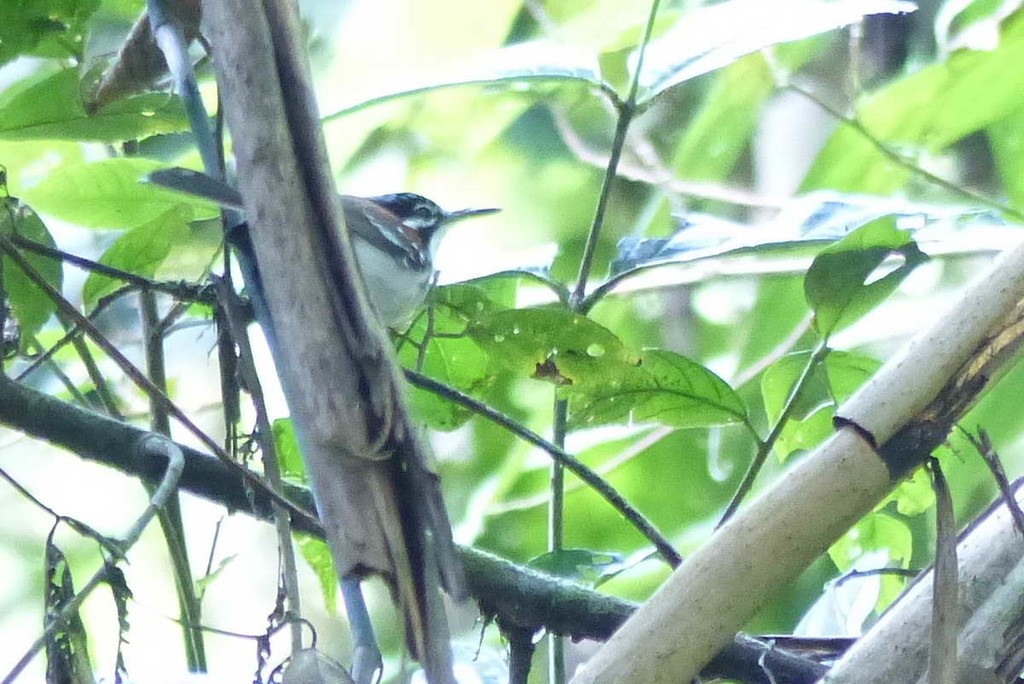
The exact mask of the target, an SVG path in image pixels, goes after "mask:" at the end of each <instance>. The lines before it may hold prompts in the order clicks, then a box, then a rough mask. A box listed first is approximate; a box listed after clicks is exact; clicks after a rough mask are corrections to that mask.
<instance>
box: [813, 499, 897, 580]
mask: <svg viewBox="0 0 1024 684" xmlns="http://www.w3.org/2000/svg"><path fill="white" fill-rule="evenodd" d="M913 541H914V540H913V535H912V533H911V532H910V528H908V527H907V525H906V524H905V523H904V522H903V521H902V520H898V519H896V518H894V517H892V516H891V515H888V514H887V513H877V512H876V513H869V514H868V515H866V516H865V517H864V518H863V519H862V520H861V521H860V522H858V523H857V524H856V525H854V526H853V527H852V528H851V529H850V530H849V531H848V532H847V533H846V534H844V535H843V536H842V538H841V539H839V541H837V542H836V543H835V544H833V545H832V547H831V548H830V549H829V550H828V555H829V558H831V559H832V562H833V563H835V564H836V567H837V568H839V571H840V572H848V571H850V570H852V569H854V566H855V564H856V561H857V560H858V559H859V558H861V557H862V556H863V555H864V554H866V553H869V552H871V551H879V550H882V551H885V552H886V553H887V554H888V556H889V563H890V564H893V565H897V566H899V567H902V568H905V567H908V565H909V563H910V555H911V553H912V552H913Z"/></svg>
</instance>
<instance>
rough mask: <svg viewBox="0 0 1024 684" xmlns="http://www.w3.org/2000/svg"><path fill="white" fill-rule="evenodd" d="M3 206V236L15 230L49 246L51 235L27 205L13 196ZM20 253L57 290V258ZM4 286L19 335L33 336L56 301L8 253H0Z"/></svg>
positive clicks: (59, 268)
mask: <svg viewBox="0 0 1024 684" xmlns="http://www.w3.org/2000/svg"><path fill="white" fill-rule="evenodd" d="M3 203H4V206H3V211H2V216H0V233H3V234H4V235H6V236H8V237H9V236H11V235H12V234H17V235H19V236H20V237H23V238H25V239H27V240H32V241H33V242H38V243H40V244H43V245H46V246H47V247H53V246H55V245H54V241H53V237H51V236H50V231H49V230H47V228H46V224H44V223H43V222H42V220H41V219H40V218H39V216H37V215H36V213H35V212H34V211H32V209H31V208H30V207H28V206H27V205H25V204H22V203H20V202H19V201H18V200H16V199H14V198H13V197H7V198H5V199H4V200H3ZM22 256H24V257H25V260H26V261H28V263H29V264H30V265H31V266H32V268H33V269H35V270H36V271H37V272H38V273H39V274H40V275H41V276H43V278H44V279H45V280H46V282H47V283H49V284H50V285H52V286H53V288H54V289H55V290H57V291H58V292H60V291H61V288H62V287H63V285H64V270H63V265H62V263H61V262H60V260H58V259H51V258H49V257H45V256H42V255H38V254H31V253H26V252H23V253H22ZM3 275H4V290H5V291H6V293H7V297H8V301H9V303H10V305H11V310H12V312H13V313H14V318H15V319H16V320H17V321H18V325H19V326H20V327H21V333H22V337H23V339H28V338H31V337H34V336H35V334H36V333H38V332H39V330H40V329H42V327H43V325H44V324H45V323H46V321H47V320H49V318H50V316H51V315H52V314H53V312H54V311H56V310H57V305H56V303H55V302H54V301H53V300H52V299H50V298H49V297H48V296H47V295H46V293H44V292H43V291H42V290H40V289H39V288H38V287H36V285H35V284H34V283H33V282H32V281H31V280H29V278H28V276H27V275H26V274H25V272H24V271H22V270H21V267H20V266H18V265H17V264H15V263H14V262H13V261H12V260H11V259H10V257H4V263H3Z"/></svg>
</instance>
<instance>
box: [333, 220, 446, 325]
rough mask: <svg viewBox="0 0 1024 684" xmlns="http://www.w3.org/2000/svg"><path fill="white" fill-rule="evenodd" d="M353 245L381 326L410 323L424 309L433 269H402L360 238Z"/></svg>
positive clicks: (371, 302)
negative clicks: (415, 314)
mask: <svg viewBox="0 0 1024 684" xmlns="http://www.w3.org/2000/svg"><path fill="white" fill-rule="evenodd" d="M352 242H353V244H354V246H355V252H356V259H357V260H358V261H359V269H360V270H361V271H362V272H363V281H364V282H365V283H366V291H367V294H368V295H369V298H370V304H371V305H372V306H373V308H374V310H375V311H376V312H377V316H378V317H380V321H381V323H383V324H384V325H385V326H388V327H393V326H396V325H399V324H401V323H405V322H407V321H408V320H409V319H410V318H411V317H412V315H413V313H415V312H416V310H417V309H419V308H420V306H422V305H423V300H424V299H425V298H426V296H427V291H428V290H429V289H430V279H431V278H432V277H433V273H432V272H431V271H430V269H426V270H423V271H413V270H409V269H407V268H402V267H400V266H399V264H398V262H396V261H395V260H394V259H393V258H391V257H390V256H389V255H387V254H385V253H384V252H382V251H380V250H379V249H377V248H375V247H371V246H370V245H369V244H368V243H366V242H364V241H363V240H362V239H360V238H358V237H356V238H355V239H354V240H353V241H352Z"/></svg>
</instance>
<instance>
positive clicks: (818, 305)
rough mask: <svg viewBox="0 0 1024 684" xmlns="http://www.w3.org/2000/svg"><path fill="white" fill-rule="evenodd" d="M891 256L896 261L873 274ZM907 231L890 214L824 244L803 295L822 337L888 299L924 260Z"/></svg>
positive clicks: (922, 253) (924, 257)
mask: <svg viewBox="0 0 1024 684" xmlns="http://www.w3.org/2000/svg"><path fill="white" fill-rule="evenodd" d="M890 257H896V258H897V259H898V261H899V263H898V265H896V266H895V267H893V268H892V269H891V270H889V271H888V272H886V273H884V274H882V275H877V272H876V269H879V268H880V267H882V266H883V264H884V262H886V260H887V259H889V258H890ZM927 259H928V257H927V255H926V254H925V253H924V252H922V251H921V250H920V249H919V248H918V246H917V243H915V242H914V241H913V240H912V239H911V238H910V235H909V234H908V233H907V232H905V231H901V230H898V229H897V228H896V226H895V219H894V218H892V217H888V218H883V219H879V220H877V221H873V222H871V223H869V224H867V225H864V226H862V227H860V228H858V229H857V230H856V231H854V232H853V233H850V234H849V235H848V236H846V237H845V238H843V239H842V240H840V241H839V242H837V243H836V244H834V245H832V246H830V247H827V248H825V249H824V250H823V251H822V252H821V253H820V254H819V255H818V256H817V257H816V258H815V260H814V262H813V263H812V264H811V268H810V269H809V270H808V271H807V275H806V276H805V278H804V293H805V294H806V296H807V302H808V303H809V304H810V306H811V308H812V309H813V310H814V326H815V329H816V330H817V331H818V334H819V335H821V336H822V337H825V338H827V337H828V336H829V335H831V334H832V333H833V332H834V331H835V330H836V329H837V328H839V327H840V326H842V325H847V324H849V323H851V322H853V321H854V320H856V319H857V318H859V317H860V316H863V315H864V314H865V313H867V312H868V311H870V310H871V309H872V308H874V307H875V306H876V305H877V304H879V303H880V302H881V301H882V300H883V299H885V298H886V297H888V296H889V295H890V294H891V293H892V292H893V290H895V289H896V287H897V286H898V285H899V284H900V282H902V281H903V279H904V278H905V277H906V276H907V275H908V274H909V273H910V272H911V271H912V270H914V269H915V268H917V267H918V266H920V265H921V264H922V263H924V262H925V261H927Z"/></svg>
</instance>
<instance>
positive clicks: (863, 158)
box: [801, 13, 1024, 194]
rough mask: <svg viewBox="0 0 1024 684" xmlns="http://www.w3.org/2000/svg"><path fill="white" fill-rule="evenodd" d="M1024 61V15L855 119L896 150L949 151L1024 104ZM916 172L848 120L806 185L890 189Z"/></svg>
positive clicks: (897, 85)
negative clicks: (1023, 97) (991, 43)
mask: <svg viewBox="0 0 1024 684" xmlns="http://www.w3.org/2000/svg"><path fill="white" fill-rule="evenodd" d="M1022 63H1024V13H1021V14H1017V15H1014V17H1013V18H1012V19H1010V20H1009V21H1007V22H1005V23H1004V25H1003V29H1002V32H1001V36H1000V41H999V46H998V47H997V48H996V49H995V50H991V51H986V52H976V51H969V50H961V51H958V52H955V53H953V54H952V55H951V56H950V58H949V59H948V60H946V61H945V62H939V63H937V64H932V65H930V66H927V67H925V68H923V69H921V70H920V71H917V72H915V73H913V74H911V75H909V76H906V77H904V78H902V79H900V80H897V81H895V82H893V83H891V84H889V85H887V86H885V87H884V88H882V89H881V90H879V91H878V92H876V93H874V94H872V95H870V96H868V97H866V98H865V99H864V100H863V101H862V102H861V103H860V104H859V106H858V107H857V121H858V122H859V124H860V125H861V126H863V128H864V129H866V130H867V131H868V132H870V133H871V135H872V136H874V137H875V138H876V139H877V140H880V141H881V142H883V143H886V144H888V145H889V146H890V147H891V148H893V149H894V150H895V151H896V152H904V153H909V154H913V153H914V152H916V151H917V150H919V149H924V150H929V151H938V150H942V149H945V148H946V147H948V146H949V145H952V144H953V143H955V142H956V141H958V140H961V139H962V138H964V137H965V136H967V135H970V134H971V133H974V132H975V131H978V130H981V129H983V128H985V127H987V126H989V125H991V124H993V123H995V122H997V121H999V120H1001V119H1002V118H1004V117H1006V116H1008V115H1009V114H1011V113H1013V112H1015V111H1016V110H1018V109H1019V108H1020V97H1019V96H1018V94H1019V93H1020V92H1021V91H1022V90H1024V69H1020V68H1019V66H1020V64H1022ZM994 83H998V84H999V87H997V88H995V87H993V84H994ZM911 174H912V172H911V170H910V169H909V168H907V167H905V166H901V165H899V164H897V163H895V162H894V161H893V160H892V159H890V158H889V157H888V156H886V155H885V154H884V153H883V152H881V151H879V149H878V148H877V146H876V145H875V144H874V143H873V142H872V141H871V140H869V139H867V138H865V137H864V135H863V133H862V132H861V131H859V130H857V129H856V128H855V127H852V126H845V125H844V126H839V127H837V128H836V132H835V133H833V134H832V136H831V137H830V138H829V141H828V143H827V144H826V145H825V147H824V149H822V151H821V152H820V153H819V154H818V156H817V157H816V158H815V161H814V164H813V165H812V166H811V169H810V170H809V171H808V173H807V176H806V177H805V178H804V181H803V184H802V186H801V189H802V190H804V191H807V190H815V189H818V188H833V189H836V190H842V191H845V192H864V193H871V194H886V193H889V192H891V191H893V190H895V189H897V188H899V187H901V186H902V185H903V184H904V183H906V181H907V179H908V178H910V177H911Z"/></svg>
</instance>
